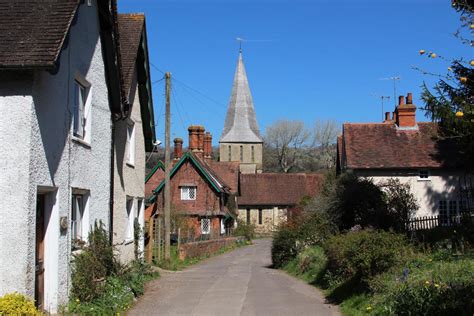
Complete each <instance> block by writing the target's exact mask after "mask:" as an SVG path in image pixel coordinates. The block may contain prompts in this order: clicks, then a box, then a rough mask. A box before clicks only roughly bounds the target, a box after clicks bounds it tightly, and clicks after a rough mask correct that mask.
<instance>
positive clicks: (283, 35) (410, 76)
mask: <svg viewBox="0 0 474 316" xmlns="http://www.w3.org/2000/svg"><path fill="white" fill-rule="evenodd" d="M450 3H451V1H449V0H403V1H402V0H398V1H391V0H359V1H353V0H341V1H330V0H320V1H318V0H313V1H309V0H308V1H307V0H272V1H270V0H242V1H237V0H219V1H218V0H214V1H211V0H206V1H198V0H181V1H178V0H175V1H171V0H161V1H160V0H119V11H120V12H123V13H125V12H144V13H145V14H146V23H147V32H148V44H149V54H150V61H151V62H152V63H153V65H155V66H156V68H158V69H160V70H162V71H170V72H171V73H172V77H173V78H174V79H176V80H177V81H174V82H173V97H172V99H171V102H172V103H171V106H172V137H183V138H185V139H187V130H186V128H187V126H188V125H190V124H201V125H204V126H205V127H206V129H207V130H209V131H211V133H212V134H213V136H214V145H216V144H217V141H218V138H219V137H220V134H221V131H222V128H223V125H224V119H225V114H226V110H227V109H226V108H227V103H228V99H229V96H230V92H231V86H232V80H233V75H234V71H235V66H236V62H237V57H238V50H239V45H238V43H237V41H236V38H237V37H242V38H244V39H248V40H250V41H249V42H244V43H243V54H244V63H245V66H246V69H247V75H248V79H249V82H250V88H251V90H252V95H253V98H254V104H255V110H256V113H257V120H258V123H259V126H260V129H261V132H262V134H264V132H265V127H266V126H269V125H270V124H272V123H273V122H275V121H276V120H278V119H296V120H303V121H304V122H305V123H306V124H307V125H308V127H310V126H311V125H312V124H313V123H314V121H315V120H317V119H320V120H325V119H335V120H336V121H337V122H339V123H343V122H378V121H380V120H381V116H382V114H381V102H380V99H379V98H378V97H377V96H381V95H387V96H390V97H391V99H390V101H388V102H386V104H385V110H386V111H392V110H393V108H394V100H393V84H392V82H391V81H389V80H381V78H387V77H391V76H400V77H401V80H400V81H399V82H398V83H397V95H399V94H404V95H406V93H407V92H413V95H414V103H415V104H416V105H418V106H422V102H421V100H420V92H421V85H422V83H423V81H426V82H427V84H428V85H429V86H431V85H432V84H433V83H434V81H435V79H436V78H434V77H430V76H427V75H423V74H422V73H420V72H419V71H416V70H413V69H412V67H413V66H416V67H419V68H422V69H425V70H428V71H430V72H434V73H441V74H444V73H446V72H447V67H448V66H449V65H448V62H447V61H444V60H442V59H440V58H436V59H428V58H425V57H421V56H420V55H419V54H418V51H419V50H420V49H425V50H426V51H433V52H436V53H437V54H439V55H441V56H446V57H448V58H456V57H460V56H462V57H465V58H466V59H470V58H472V57H473V54H472V48H470V47H468V46H466V45H462V44H461V43H460V41H459V40H457V39H456V38H454V36H453V33H454V32H455V31H456V30H457V28H458V27H459V26H460V23H459V15H458V13H456V12H455V11H454V10H453V9H451V6H450ZM252 40H264V41H252ZM151 70H152V81H154V82H155V83H154V84H153V97H154V106H155V118H156V123H157V137H158V138H159V139H161V140H163V139H164V81H159V82H156V81H158V80H160V79H161V78H162V77H163V74H162V73H161V72H159V71H158V70H157V69H155V68H154V67H152V68H151ZM183 83H184V85H183ZM387 103H389V104H387ZM417 118H418V119H420V120H426V118H424V116H423V114H422V113H421V112H420V111H419V112H418V115H417Z"/></svg>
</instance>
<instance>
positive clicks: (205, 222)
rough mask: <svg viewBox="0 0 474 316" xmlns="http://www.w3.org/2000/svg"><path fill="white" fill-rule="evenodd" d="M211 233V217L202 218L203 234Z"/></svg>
mask: <svg viewBox="0 0 474 316" xmlns="http://www.w3.org/2000/svg"><path fill="white" fill-rule="evenodd" d="M210 233H211V219H210V218H201V234H203V235H208V234H210Z"/></svg>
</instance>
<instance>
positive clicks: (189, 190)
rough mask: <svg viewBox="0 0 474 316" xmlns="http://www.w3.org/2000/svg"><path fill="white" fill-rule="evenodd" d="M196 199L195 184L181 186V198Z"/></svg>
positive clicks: (186, 199)
mask: <svg viewBox="0 0 474 316" xmlns="http://www.w3.org/2000/svg"><path fill="white" fill-rule="evenodd" d="M195 199H196V187H195V186H182V187H181V200H183V201H193V200H195Z"/></svg>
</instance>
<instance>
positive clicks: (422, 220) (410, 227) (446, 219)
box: [405, 213, 474, 231]
mask: <svg viewBox="0 0 474 316" xmlns="http://www.w3.org/2000/svg"><path fill="white" fill-rule="evenodd" d="M473 222H474V214H469V213H466V214H458V215H452V216H442V215H436V216H422V217H415V218H412V219H410V220H408V221H406V222H405V229H406V230H407V231H418V230H429V229H434V228H437V227H453V226H459V225H461V224H465V223H473Z"/></svg>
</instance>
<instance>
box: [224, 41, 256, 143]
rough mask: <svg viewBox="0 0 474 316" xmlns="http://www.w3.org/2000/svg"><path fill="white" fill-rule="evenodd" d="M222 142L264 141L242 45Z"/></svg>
mask: <svg viewBox="0 0 474 316" xmlns="http://www.w3.org/2000/svg"><path fill="white" fill-rule="evenodd" d="M220 142H221V143H222V142H223V143H242V142H244V143H262V142H263V140H262V138H261V137H260V132H259V129H258V124H257V118H256V115H255V109H254V106H253V99H252V94H251V93H250V87H249V83H248V80H247V74H246V72H245V67H244V62H243V59H242V47H241V48H240V52H239V59H238V62H237V68H236V70H235V75H234V83H233V85H232V93H231V96H230V100H229V106H228V108H227V116H226V119H225V124H224V130H223V131H222V136H221V139H220Z"/></svg>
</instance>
